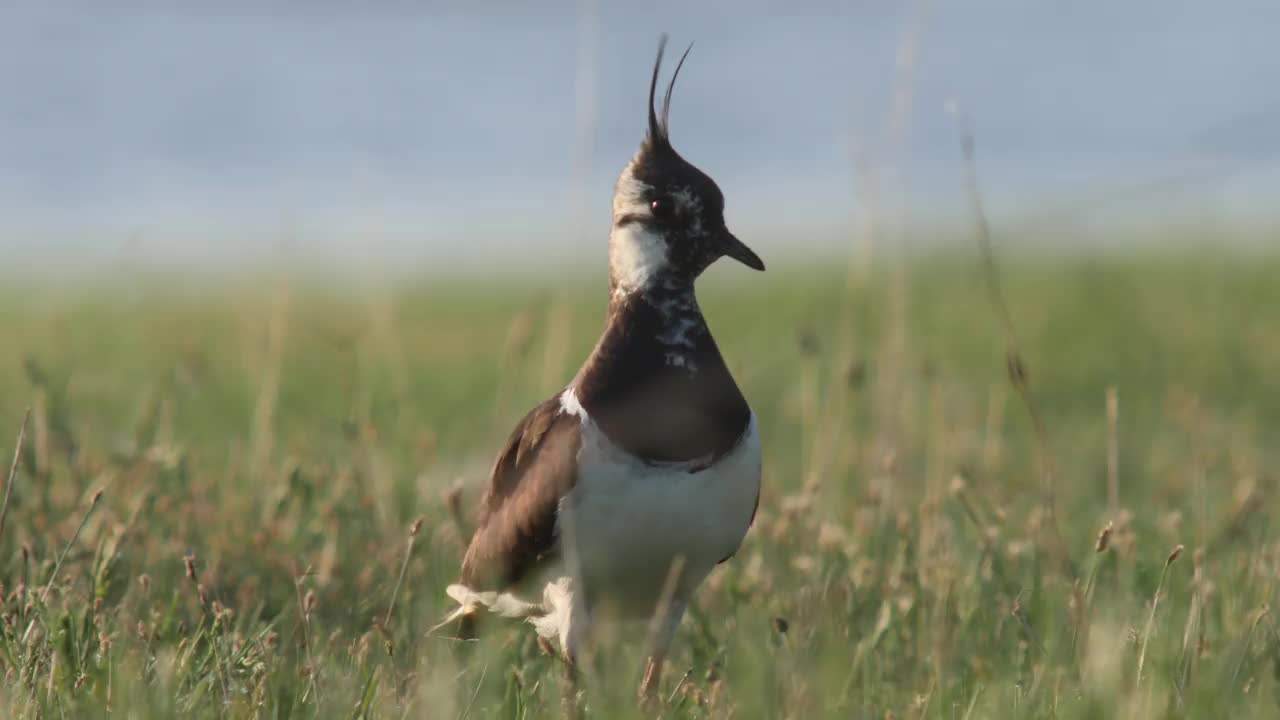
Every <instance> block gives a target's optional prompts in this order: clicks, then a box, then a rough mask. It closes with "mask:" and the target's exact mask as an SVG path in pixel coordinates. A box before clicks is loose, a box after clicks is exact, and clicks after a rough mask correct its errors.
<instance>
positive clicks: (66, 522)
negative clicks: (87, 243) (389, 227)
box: [0, 238, 1280, 720]
mask: <svg viewBox="0 0 1280 720" xmlns="http://www.w3.org/2000/svg"><path fill="white" fill-rule="evenodd" d="M1213 240H1214V239H1213V238H1203V239H1202V244H1201V245H1199V246H1198V247H1191V248H1181V249H1177V250H1170V249H1167V248H1157V247H1152V248H1147V249H1144V250H1128V251H1111V252H1092V253H1084V254H1080V255H1074V256H1072V255H1055V256H1047V255H1046V256H1040V257H1030V256H1028V257H1012V258H1006V259H1005V260H1004V261H1003V262H1002V264H1001V274H1000V279H1001V281H1002V288H1001V292H1000V295H999V297H1000V298H1001V299H1002V300H1003V302H1004V304H1005V305H1006V306H1007V308H1008V318H1009V320H1011V322H1012V326H1011V327H1012V330H1013V333H1014V334H1012V335H1011V334H1010V329H1009V326H1007V325H1006V323H1005V320H1004V318H1003V317H1002V314H1001V313H1000V312H998V311H997V310H995V309H993V305H992V302H991V297H990V295H989V293H988V291H987V285H986V282H987V280H988V279H989V278H988V276H987V275H986V274H985V273H984V272H983V268H982V265H981V263H979V262H978V261H977V256H976V253H969V252H966V251H962V250H953V251H948V252H942V251H939V252H929V253H923V254H920V255H919V256H918V257H915V258H914V259H913V260H911V261H909V262H903V263H890V262H879V263H872V264H869V265H866V266H861V265H855V266H853V267H851V268H850V269H849V271H848V272H846V270H845V268H843V267H840V266H839V265H836V266H827V267H819V266H814V267H803V266H795V267H791V268H783V269H781V270H776V271H774V270H771V271H770V272H768V273H766V274H764V275H759V276H754V275H753V276H749V277H747V276H746V273H745V271H741V272H730V271H729V270H721V269H719V268H718V269H717V271H716V272H715V273H714V275H715V276H714V277H712V278H710V279H709V281H708V282H707V283H706V284H705V285H706V286H705V287H704V288H703V290H702V291H701V301H702V304H703V308H704V310H705V312H706V314H707V316H708V318H709V320H710V322H711V324H712V328H713V330H714V332H715V333H716V337H717V339H718V341H719V344H720V346H721V349H722V351H723V352H724V354H725V355H726V357H727V358H728V361H729V364H730V366H731V367H732V368H733V370H734V372H735V373H736V374H737V377H738V378H739V382H740V384H741V385H742V386H743V389H744V392H745V394H746V395H747V397H748V398H749V399H750V401H751V402H752V404H753V407H754V409H755V411H756V413H757V415H758V417H759V423H760V428H761V432H762V435H763V438H764V462H765V468H764V483H765V485H764V493H763V498H762V501H761V507H760V512H759V515H758V517H757V519H756V523H755V525H754V527H753V529H752V530H751V532H750V534H749V535H748V537H747V540H746V543H745V545H744V546H743V548H742V550H741V551H740V552H739V554H738V555H737V556H736V557H735V558H734V560H732V561H731V562H729V563H727V564H725V565H722V566H721V567H720V568H719V569H718V570H717V571H716V572H715V573H714V574H713V576H712V577H711V578H710V580H709V581H708V583H707V584H706V585H705V586H704V588H703V590H702V592H701V594H700V595H699V597H698V603H697V606H696V607H695V608H693V609H692V610H691V612H690V614H689V615H688V616H687V617H686V619H685V623H684V625H683V626H682V628H681V631H680V633H679V635H678V636H677V639H676V642H675V647H674V652H675V656H674V658H673V659H672V663H671V664H670V665H669V666H668V669H667V672H666V675H665V676H664V681H663V688H662V694H661V701H660V703H659V707H658V708H657V709H656V712H658V713H659V714H661V715H662V716H664V717H670V718H730V717H732V718H798V719H799V718H817V717H856V718H938V719H943V718H945V719H949V720H950V719H955V720H960V719H968V718H1099V717H1126V718H1166V717H1167V718H1203V717H1212V716H1219V717H1232V718H1271V717H1277V716H1280V624H1278V623H1277V619H1276V617H1275V613H1274V612H1272V607H1271V606H1272V605H1273V604H1275V602H1276V599H1277V584H1278V583H1280V531H1277V530H1276V528H1277V527H1280V503H1277V499H1276V493H1277V489H1278V488H1277V482H1278V481H1280V449H1278V447H1280V446H1278V445H1277V442H1276V440H1277V430H1278V429H1280V283H1277V282H1276V280H1275V272H1274V270H1275V268H1277V267H1280V264H1278V263H1277V260H1278V259H1280V258H1277V257H1276V256H1275V255H1274V254H1268V253H1267V252H1266V251H1250V252H1245V251H1240V252H1225V251H1221V250H1218V249H1215V247H1214V245H1213ZM604 298H605V288H604V286H603V281H602V280H601V281H600V282H599V283H595V282H591V283H587V284H584V285H583V286H581V287H577V286H567V285H566V284H565V282H564V278H563V277H545V278H544V277H533V278H526V279H522V280H520V281H519V282H501V281H498V280H491V281H484V282H481V281H463V280H455V281H448V282H445V281H422V282H419V283H401V284H395V285H387V286H382V287H379V286H377V285H376V284H375V285H371V286H368V287H366V288H364V289H359V288H341V289H339V288H336V287H333V286H330V285H327V284H326V283H324V282H321V281H318V280H315V279H307V278H303V277H298V276H293V275H289V274H287V273H272V272H262V273H255V274H250V275H247V276H245V277H241V278H238V279H236V280H235V281H228V282H225V283H203V284H193V283H186V282H183V281H182V280H181V279H173V278H165V277H157V276H151V277H146V278H141V279H139V278H125V277H119V276H117V277H112V278H106V279H103V280H101V281H99V282H90V283H86V284H84V285H81V286H77V287H67V286H66V285H63V286H60V287H52V286H51V287H49V288H43V287H41V286H40V284H39V283H38V282H34V281H31V282H26V283H24V284H21V285H19V284H16V283H15V284H10V285H9V286H8V287H7V288H4V289H0V338H3V351H0V451H3V458H4V463H3V468H0V479H2V478H3V477H4V476H6V475H7V473H6V472H5V471H7V470H8V469H9V459H10V458H11V457H13V455H12V453H13V451H14V448H15V444H16V440H17V437H18V434H19V427H20V426H21V425H22V421H23V416H24V411H25V410H26V408H28V407H30V408H31V413H30V420H29V422H28V424H27V426H26V430H25V434H24V436H23V442H22V448H21V453H20V455H19V458H18V459H19V462H18V463H17V465H16V473H15V474H14V475H13V477H12V480H11V482H10V483H8V484H7V485H6V493H7V496H6V499H5V506H6V510H5V515H4V519H3V520H0V585H2V592H0V597H2V599H3V608H2V610H3V615H2V618H3V627H2V628H0V675H2V676H3V678H4V681H3V683H2V684H0V715H3V716H4V717H12V718H63V717H127V718H162V717H176V716H183V717H188V718H213V717H237V718H239V717H245V718H249V717H261V718H287V717H294V718H362V717H377V718H402V717H412V718H453V717H459V718H489V717H507V718H539V717H557V716H559V714H560V712H561V705H560V699H561V691H562V676H561V668H560V664H559V661H558V660H557V659H556V658H555V657H554V656H553V655H552V654H550V653H548V652H547V649H546V648H545V647H543V646H541V645H539V643H538V642H537V641H536V640H535V638H534V636H533V633H531V632H530V631H529V629H528V628H527V627H524V628H521V627H516V626H511V627H492V628H490V629H488V632H487V633H486V634H485V636H484V637H482V638H481V640H480V642H478V643H475V644H474V645H469V646H468V647H460V646H459V643H457V642H455V641H453V640H451V639H450V638H449V637H447V634H440V633H436V634H431V633H429V632H428V631H429V629H430V628H431V627H432V625H434V624H435V622H436V621H437V620H438V619H439V618H441V617H442V616H443V615H444V614H445V613H446V612H447V611H448V609H449V604H448V603H447V601H446V597H445V595H444V587H445V586H446V585H447V584H448V583H449V582H451V581H453V580H454V579H455V578H456V572H457V568H458V562H459V559H460V557H461V553H462V550H463V548H464V544H465V538H466V533H467V532H468V530H469V528H470V522H471V511H472V508H473V507H474V503H475V502H476V500H477V498H478V494H479V491H480V488H481V486H482V484H483V482H484V481H485V476H486V473H487V471H488V468H489V464H490V463H491V461H492V456H493V453H494V452H495V451H496V449H497V447H498V445H499V443H500V442H501V441H502V439H503V438H504V437H505V435H506V433H507V432H508V431H509V429H510V427H511V426H512V425H513V424H514V423H515V422H516V421H517V420H518V419H519V417H520V416H521V415H522V414H523V412H524V411H525V409H527V408H528V407H529V406H531V405H532V404H533V403H535V402H537V401H539V400H541V399H543V398H544V397H547V396H548V395H550V394H551V393H553V392H556V391H557V390H558V389H559V388H561V387H562V386H563V384H564V383H565V382H566V381H567V380H568V379H569V378H570V377H571V376H572V374H573V372H574V370H575V369H576V367H577V363H578V362H580V361H581V359H582V358H583V357H585V355H586V353H587V352H588V351H589V350H590V347H591V345H592V343H593V342H594V340H595V337H596V334H597V333H598V331H599V329H600V328H601V326H602V324H603V320H604V308H603V303H604ZM9 493H11V494H9ZM643 632H644V631H643V628H639V629H634V630H633V629H624V630H621V631H619V632H618V633H617V636H616V637H615V638H611V639H610V640H611V641H610V642H608V643H607V644H606V647H605V649H604V650H602V651H601V656H600V658H599V660H600V668H599V675H597V676H594V677H592V678H589V679H588V681H587V689H586V697H587V700H586V702H587V708H588V714H589V716H591V717H610V718H611V717H631V716H638V715H639V714H640V711H639V710H638V709H637V708H636V706H635V702H634V692H635V687H636V684H637V682H638V680H639V673H640V663H641V660H642V658H641V657H640V648H641V645H642V640H643Z"/></svg>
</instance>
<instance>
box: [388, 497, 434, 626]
mask: <svg viewBox="0 0 1280 720" xmlns="http://www.w3.org/2000/svg"><path fill="white" fill-rule="evenodd" d="M424 521H425V519H424V518H422V517H419V518H418V519H417V520H414V521H413V526H412V527H410V528H409V539H408V540H407V541H406V542H405V548H404V561H403V562H402V563H400V576H399V577H398V578H396V586H395V589H394V590H392V591H391V603H390V604H389V605H387V616H386V617H385V618H384V619H383V621H382V624H383V625H388V626H389V625H390V624H391V613H392V612H393V611H394V610H395V609H396V598H398V597H400V587H401V586H403V585H404V576H405V573H407V572H408V571H409V560H410V559H411V558H412V557H413V545H414V543H415V542H416V541H417V539H418V532H419V531H421V530H422V523H423V522H424Z"/></svg>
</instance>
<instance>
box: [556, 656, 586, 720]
mask: <svg viewBox="0 0 1280 720" xmlns="http://www.w3.org/2000/svg"><path fill="white" fill-rule="evenodd" d="M560 709H561V711H562V712H563V713H564V716H565V718H566V720H580V718H582V702H581V698H579V697H578V663H577V661H575V660H574V659H573V657H571V656H570V655H569V654H568V653H565V656H564V696H563V697H562V698H561V699H560Z"/></svg>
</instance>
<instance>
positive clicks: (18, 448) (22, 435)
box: [0, 408, 31, 538]
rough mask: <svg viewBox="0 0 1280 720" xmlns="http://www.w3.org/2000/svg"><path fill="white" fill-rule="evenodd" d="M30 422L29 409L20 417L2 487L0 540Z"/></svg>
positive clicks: (7, 515) (2, 535)
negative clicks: (20, 420) (15, 439)
mask: <svg viewBox="0 0 1280 720" xmlns="http://www.w3.org/2000/svg"><path fill="white" fill-rule="evenodd" d="M30 421H31V408H27V412H26V413H24V414H23V416H22V426H21V427H19V428H18V441H17V442H16V443H15V444H14V448H13V464H12V465H10V466H9V480H8V482H6V483H5V486H4V505H3V506H0V538H3V537H4V521H5V519H6V518H8V517H9V499H10V498H11V497H12V496H13V483H14V481H15V480H17V479H18V465H19V464H21V463H22V443H23V442H24V441H25V440H26V439H27V423H28V422H30Z"/></svg>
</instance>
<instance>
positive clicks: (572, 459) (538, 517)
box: [462, 396, 581, 590]
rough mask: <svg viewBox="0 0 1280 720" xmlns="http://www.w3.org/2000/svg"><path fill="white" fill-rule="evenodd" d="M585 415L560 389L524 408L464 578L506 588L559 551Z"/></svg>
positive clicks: (495, 473) (495, 476) (497, 469)
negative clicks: (566, 404) (561, 518)
mask: <svg viewBox="0 0 1280 720" xmlns="http://www.w3.org/2000/svg"><path fill="white" fill-rule="evenodd" d="M580 430H581V422H580V421H579V420H578V418H577V417H576V416H574V415H570V414H568V413H566V412H565V411H564V409H563V408H562V407H561V405H560V398H559V396H556V397H553V398H551V399H549V400H547V401H546V402H543V403H542V404H541V405H538V406H537V407H535V408H534V409H533V410H531V411H530V412H529V414H528V415H525V416H524V419H522V420H521V421H520V423H519V424H517V425H516V427H515V430H513V431H512V433H511V436H510V437H509V438H507V442H506V444H505V445H504V446H503V449H502V452H500V453H499V454H498V457H497V460H495V461H494V464H493V470H492V472H491V473H490V475H489V487H488V490H487V491H486V492H485V496H484V499H483V500H482V502H481V507H480V520H479V523H478V524H477V527H476V531H475V534H474V535H473V536H472V538H471V544H470V545H469V546H468V547H467V554H466V556H465V557H464V558H463V561H462V583H463V584H464V585H466V586H468V587H470V588H472V589H474V590H489V589H504V588H507V587H510V586H512V585H514V584H515V583H517V582H519V581H520V580H521V579H522V578H523V577H524V576H525V575H526V574H528V573H529V571H530V570H532V569H534V568H535V567H537V566H538V565H540V564H541V563H543V562H545V561H546V560H548V559H550V558H551V557H552V556H553V555H554V554H555V553H556V549H557V546H556V515H557V512H558V510H559V505H560V499H561V498H562V497H564V496H565V494H566V493H568V492H569V491H570V490H572V489H573V486H574V484H575V483H576V481H577V456H578V449H579V447H581V435H580Z"/></svg>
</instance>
